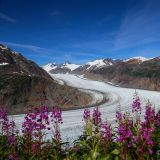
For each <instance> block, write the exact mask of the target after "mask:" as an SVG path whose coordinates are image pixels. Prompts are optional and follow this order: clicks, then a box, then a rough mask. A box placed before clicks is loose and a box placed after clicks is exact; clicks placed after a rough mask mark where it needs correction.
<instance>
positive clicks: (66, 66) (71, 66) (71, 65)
mask: <svg viewBox="0 0 160 160" xmlns="http://www.w3.org/2000/svg"><path fill="white" fill-rule="evenodd" d="M78 67H80V65H77V64H71V63H65V64H63V65H62V66H61V68H68V69H70V70H71V71H73V70H75V69H77V68H78Z"/></svg>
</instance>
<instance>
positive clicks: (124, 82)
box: [49, 57, 160, 90]
mask: <svg viewBox="0 0 160 160" xmlns="http://www.w3.org/2000/svg"><path fill="white" fill-rule="evenodd" d="M53 70H54V69H52V72H53ZM49 72H50V71H49ZM69 72H70V73H75V74H84V75H85V76H86V77H88V78H92V79H95V80H100V81H105V82H108V81H110V82H112V83H114V84H118V85H121V86H124V87H132V88H142V89H149V90H160V57H155V58H145V57H133V58H129V59H124V60H112V59H98V60H95V61H92V62H88V63H86V64H84V65H80V66H79V67H77V68H76V69H75V70H72V71H69ZM59 73H61V71H60V72H59Z"/></svg>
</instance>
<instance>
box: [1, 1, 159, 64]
mask: <svg viewBox="0 0 160 160" xmlns="http://www.w3.org/2000/svg"><path fill="white" fill-rule="evenodd" d="M159 8H160V1H159V0H0V43H3V44H6V45H8V46H9V47H10V48H12V49H13V50H16V51H19V52H21V53H22V54H23V55H24V56H26V57H27V58H28V59H31V60H33V61H35V62H37V63H38V64H39V65H44V64H46V63H48V62H57V63H62V62H64V61H70V62H72V63H79V64H81V63H85V62H87V61H90V60H94V59H97V58H116V59H117V58H129V57H133V56H145V57H155V56H159V55H160V9H159Z"/></svg>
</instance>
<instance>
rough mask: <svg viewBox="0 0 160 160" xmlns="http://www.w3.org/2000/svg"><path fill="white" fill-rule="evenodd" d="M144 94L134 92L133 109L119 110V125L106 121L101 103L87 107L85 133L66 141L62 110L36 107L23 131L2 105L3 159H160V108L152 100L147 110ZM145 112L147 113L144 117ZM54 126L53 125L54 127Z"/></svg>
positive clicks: (0, 137)
mask: <svg viewBox="0 0 160 160" xmlns="http://www.w3.org/2000/svg"><path fill="white" fill-rule="evenodd" d="M142 111H143V108H142V106H141V101H140V98H139V96H138V95H137V94H135V96H134V100H133V104H132V112H131V113H122V112H120V111H117V112H116V115H115V118H116V124H117V125H116V126H117V127H116V128H112V127H111V125H110V124H109V123H108V122H107V121H102V119H101V112H100V110H99V108H98V107H96V108H95V109H94V110H93V113H91V111H90V110H89V109H88V108H86V109H84V114H83V121H84V134H83V135H82V136H80V137H79V138H78V139H77V140H75V141H74V144H73V145H72V146H69V145H68V142H66V143H62V141H61V133H60V124H61V123H63V122H62V112H61V110H60V109H59V108H53V110H52V112H51V113H50V114H49V111H48V107H46V106H41V107H36V108H34V109H33V110H32V111H31V112H30V113H28V114H27V115H26V116H25V117H24V122H23V124H22V131H19V130H18V129H17V128H16V125H15V122H14V121H10V120H9V119H8V116H7V113H6V112H5V110H4V109H3V108H1V109H0V159H1V160H8V159H9V160H61V159H65V160H112V159H113V160H154V159H156V160H158V159H160V111H159V112H158V113H155V110H154V107H153V106H152V105H151V104H150V103H149V102H148V103H147V104H146V106H145V112H143V114H142ZM142 115H143V117H142ZM50 126H52V127H51V128H50ZM51 129H52V130H53V136H52V140H50V141H45V135H46V130H51ZM19 132H20V133H21V132H22V133H21V134H20V133H19Z"/></svg>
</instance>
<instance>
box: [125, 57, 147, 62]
mask: <svg viewBox="0 0 160 160" xmlns="http://www.w3.org/2000/svg"><path fill="white" fill-rule="evenodd" d="M149 59H150V58H146V57H141V56H140V57H132V58H129V59H125V60H123V62H128V61H130V60H140V61H142V62H144V61H148V60H149Z"/></svg>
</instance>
